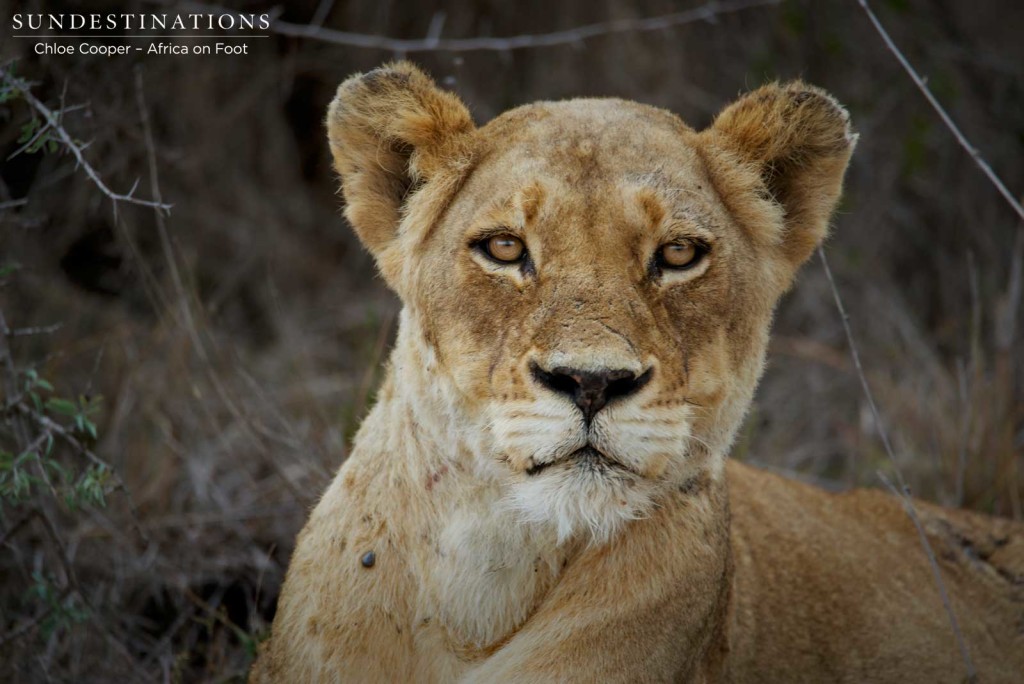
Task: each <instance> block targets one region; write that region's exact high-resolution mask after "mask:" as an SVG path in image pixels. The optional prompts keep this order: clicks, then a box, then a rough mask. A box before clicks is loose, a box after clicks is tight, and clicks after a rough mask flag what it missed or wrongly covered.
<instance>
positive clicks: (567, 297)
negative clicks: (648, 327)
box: [537, 272, 644, 375]
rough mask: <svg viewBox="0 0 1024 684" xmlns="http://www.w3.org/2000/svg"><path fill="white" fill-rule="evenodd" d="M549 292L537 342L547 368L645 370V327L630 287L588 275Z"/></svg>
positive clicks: (621, 280)
mask: <svg viewBox="0 0 1024 684" xmlns="http://www.w3.org/2000/svg"><path fill="white" fill-rule="evenodd" d="M553 289H554V290H555V292H554V293H553V294H554V295H555V296H554V297H553V298H552V299H549V300H548V301H551V302H552V303H553V305H552V306H550V307H548V308H547V312H546V316H545V320H544V322H543V323H542V324H541V335H538V339H537V343H538V344H537V346H538V348H539V350H540V352H541V358H540V360H541V362H542V364H543V365H544V366H545V367H547V368H556V367H565V368H576V369H580V370H583V371H591V372H598V371H602V370H607V369H617V370H625V371H630V372H632V373H634V374H636V375H639V374H641V373H642V372H643V370H644V354H643V351H642V347H643V344H642V338H643V326H642V321H641V320H640V316H639V307H638V306H637V305H636V293H635V291H634V286H633V284H632V283H630V282H628V281H627V280H626V279H625V278H616V277H615V276H614V274H608V273H604V274H602V273H599V272H591V273H587V274H581V275H579V276H578V277H576V278H574V279H572V280H568V281H563V282H561V283H559V284H558V287H556V288H553Z"/></svg>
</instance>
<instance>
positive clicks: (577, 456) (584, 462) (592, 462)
mask: <svg viewBox="0 0 1024 684" xmlns="http://www.w3.org/2000/svg"><path fill="white" fill-rule="evenodd" d="M559 463H574V464H576V465H577V466H578V467H580V468H583V469H587V470H594V471H597V472H604V471H607V470H610V469H612V468H617V469H622V470H629V468H628V467H626V466H625V465H623V464H622V463H619V462H618V461H616V460H615V459H612V458H609V457H608V456H606V455H605V454H603V453H602V452H600V451H598V450H597V449H595V448H594V447H592V446H590V445H589V444H588V445H587V446H585V447H583V448H581V449H577V450H576V451H574V452H572V453H571V454H569V455H568V456H563V457H562V458H556V459H555V460H553V461H547V462H545V463H534V464H533V465H531V466H530V467H529V468H527V469H526V474H527V475H531V476H532V475H537V474H539V473H541V472H542V471H544V470H546V469H547V468H550V467H551V466H553V465H558V464H559Z"/></svg>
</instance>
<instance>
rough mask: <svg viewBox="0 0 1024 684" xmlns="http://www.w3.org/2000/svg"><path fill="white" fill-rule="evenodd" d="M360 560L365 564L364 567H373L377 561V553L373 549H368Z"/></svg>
mask: <svg viewBox="0 0 1024 684" xmlns="http://www.w3.org/2000/svg"><path fill="white" fill-rule="evenodd" d="M359 562H360V563H362V564H363V567H364V568H372V567H373V565H374V563H376V562H377V554H375V553H374V552H373V551H367V552H366V553H364V554H363V557H362V558H360V559H359Z"/></svg>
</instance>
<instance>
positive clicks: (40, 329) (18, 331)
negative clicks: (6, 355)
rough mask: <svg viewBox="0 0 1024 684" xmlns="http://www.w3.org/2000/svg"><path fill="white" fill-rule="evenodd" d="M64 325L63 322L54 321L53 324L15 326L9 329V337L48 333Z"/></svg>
mask: <svg viewBox="0 0 1024 684" xmlns="http://www.w3.org/2000/svg"><path fill="white" fill-rule="evenodd" d="M62 327H64V324H63V323H54V324H53V325H41V326H36V327H33V328H15V329H14V330H11V331H10V333H9V334H10V336H11V337H26V336H28V335H50V334H53V333H55V332H57V331H58V330H60V329H61V328H62Z"/></svg>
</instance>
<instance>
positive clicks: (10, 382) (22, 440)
mask: <svg viewBox="0 0 1024 684" xmlns="http://www.w3.org/2000/svg"><path fill="white" fill-rule="evenodd" d="M10 336H11V330H10V328H8V327H7V320H6V319H5V318H4V312H3V310H0V371H2V373H3V389H4V396H5V399H6V401H5V403H6V404H10V403H11V402H13V401H15V397H17V396H18V394H19V390H18V371H17V369H16V368H15V366H14V357H13V356H12V354H11V347H10V344H9V343H8V338H9V337H10ZM11 422H12V424H13V427H14V441H15V444H16V445H17V447H18V450H19V451H21V450H23V449H24V448H25V445H26V444H28V440H29V436H28V426H26V425H25V420H24V419H23V418H22V417H21V416H13V417H12V421H11Z"/></svg>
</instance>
